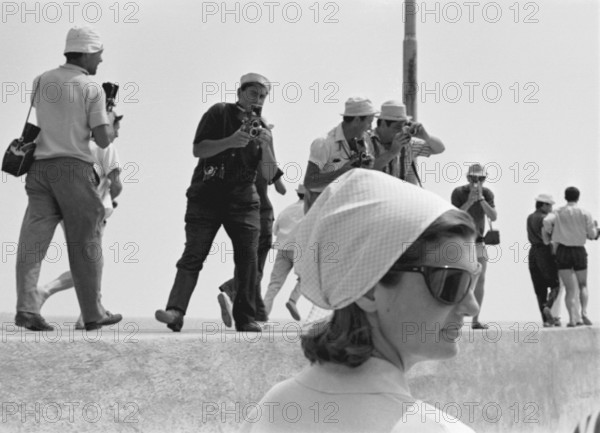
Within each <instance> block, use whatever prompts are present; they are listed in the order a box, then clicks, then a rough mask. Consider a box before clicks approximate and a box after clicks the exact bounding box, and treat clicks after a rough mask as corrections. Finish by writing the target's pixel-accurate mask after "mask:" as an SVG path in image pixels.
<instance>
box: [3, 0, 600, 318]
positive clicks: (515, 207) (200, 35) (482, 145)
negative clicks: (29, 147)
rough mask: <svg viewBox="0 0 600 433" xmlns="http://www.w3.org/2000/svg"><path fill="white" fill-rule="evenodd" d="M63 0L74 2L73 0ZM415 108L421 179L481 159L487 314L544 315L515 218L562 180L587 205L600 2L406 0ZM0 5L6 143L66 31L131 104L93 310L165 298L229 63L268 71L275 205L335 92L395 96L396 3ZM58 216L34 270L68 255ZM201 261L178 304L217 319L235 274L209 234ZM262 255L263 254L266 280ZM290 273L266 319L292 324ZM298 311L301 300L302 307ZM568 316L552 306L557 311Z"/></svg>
mask: <svg viewBox="0 0 600 433" xmlns="http://www.w3.org/2000/svg"><path fill="white" fill-rule="evenodd" d="M66 3H69V2H66ZM417 6H418V12H417V13H418V18H417V40H418V72H417V74H418V83H419V96H418V120H419V121H420V122H422V123H423V124H424V126H425V127H426V128H427V130H428V132H429V133H430V134H432V135H435V136H437V137H439V138H440V139H442V141H443V142H444V143H445V146H446V151H445V152H444V153H443V154H441V155H435V156H432V157H431V158H429V159H423V158H422V159H420V160H419V162H418V166H419V169H420V172H421V178H422V180H423V185H424V187H425V188H426V189H428V190H431V191H433V192H435V193H437V194H439V195H441V196H442V197H446V198H447V199H449V198H450V194H451V192H452V190H453V189H454V188H456V187H457V186H459V185H462V184H464V183H466V179H465V175H466V169H467V166H468V165H469V164H471V163H473V162H480V163H481V164H484V165H485V166H486V168H487V169H488V174H489V177H488V182H487V187H489V188H490V189H491V190H492V191H493V192H494V194H495V197H496V199H495V203H496V208H497V210H498V220H497V223H495V224H494V228H497V229H499V230H500V232H501V240H502V243H501V245H500V246H498V247H492V248H490V250H489V255H490V264H489V266H488V271H487V278H486V295H485V298H484V303H483V308H482V311H481V314H480V319H481V320H482V321H488V322H490V321H498V322H500V321H502V322H506V321H519V322H530V321H533V322H539V320H540V319H539V317H538V316H539V313H538V310H537V305H536V301H535V296H534V292H533V287H532V284H531V280H530V277H529V273H528V269H527V250H528V242H527V235H526V230H525V220H526V218H527V215H528V214H529V213H531V212H532V211H533V209H534V197H535V196H536V195H538V194H539V193H542V192H544V193H550V194H552V195H553V196H554V198H555V200H556V202H557V204H559V205H560V204H563V203H564V200H563V192H564V189H565V188H566V187H568V186H577V187H579V188H580V190H581V199H580V206H581V207H583V208H585V209H587V210H589V211H590V212H591V213H592V214H593V216H594V217H595V218H598V217H599V216H600V199H599V197H600V195H599V193H600V191H599V184H598V174H597V173H598V167H599V162H600V161H599V152H598V145H597V142H598V122H599V109H598V94H599V92H598V91H599V89H598V87H599V86H598V84H599V74H598V72H599V68H598V52H599V50H598V5H597V3H596V2H595V1H593V0H575V1H570V2H564V1H557V0H544V2H539V1H538V2H515V1H513V0H510V1H499V2H487V1H483V2H475V4H473V2H435V1H423V2H417ZM1 8H2V9H1V11H0V13H1V15H0V20H1V22H0V41H1V42H0V56H1V58H2V59H3V66H2V68H0V85H1V86H2V87H1V98H2V99H1V103H0V123H1V125H2V128H0V131H1V135H0V137H2V139H3V140H4V143H5V145H8V143H9V142H10V141H11V140H12V139H13V138H15V137H17V136H18V135H19V133H20V129H21V125H22V123H23V121H24V118H25V115H26V112H27V109H28V99H27V98H28V95H29V93H30V92H31V90H32V86H31V81H32V80H33V78H34V77H35V76H36V75H38V74H40V73H41V72H43V71H46V70H49V69H52V68H55V67H57V66H58V65H60V64H62V63H64V57H63V56H62V52H63V49H64V42H65V37H66V34H67V31H68V29H69V28H70V27H72V26H73V25H92V26H94V27H95V28H96V29H97V30H98V31H99V32H100V34H101V35H102V37H103V40H104V45H105V51H104V54H103V58H104V62H103V63H102V64H100V66H99V68H98V73H97V75H96V77H95V79H96V80H97V81H98V82H104V81H111V82H118V83H119V84H120V86H121V89H120V97H119V101H118V103H117V108H116V110H117V111H118V112H119V113H120V114H123V115H124V116H125V117H124V119H123V121H122V126H121V130H120V137H119V139H118V141H117V142H115V145H116V146H118V150H119V153H120V157H121V166H122V168H123V174H122V181H123V184H124V190H123V193H122V196H121V197H119V199H118V202H119V206H118V208H117V209H116V211H115V213H114V214H113V216H112V217H111V218H110V220H109V222H108V225H107V228H106V231H105V236H104V257H105V267H104V277H103V288H102V296H103V298H102V299H103V303H104V305H105V307H106V308H108V309H109V310H111V311H112V312H119V313H122V314H123V315H124V317H125V319H127V318H128V317H152V316H153V314H154V311H155V310H156V309H157V308H164V307H165V303H166V301H167V297H168V294H169V291H170V289H171V286H172V283H173V279H174V276H175V270H176V269H175V263H176V261H177V260H178V259H179V257H180V255H181V253H182V251H183V244H184V240H185V235H184V222H183V217H184V212H185V204H186V199H185V191H186V188H187V187H188V186H189V182H190V179H191V175H192V172H193V169H194V167H195V165H196V164H197V159H196V158H194V157H193V155H192V140H193V137H194V133H195V130H196V127H197V124H198V122H199V120H200V118H201V116H202V114H203V113H204V112H205V111H206V110H207V109H208V108H209V107H210V106H211V105H212V104H215V103H217V102H220V101H226V102H235V89H236V88H237V83H238V82H239V78H240V76H241V75H243V74H245V73H247V72H251V71H252V72H258V73H261V74H263V75H265V76H267V77H268V78H269V79H270V80H271V81H273V82H274V83H276V84H275V85H274V89H273V91H272V93H271V94H270V96H269V99H268V101H267V103H266V104H265V106H264V109H263V115H264V116H265V117H266V118H267V119H268V121H269V122H270V123H272V124H274V125H275V128H274V130H273V135H274V142H275V148H276V155H277V159H278V161H279V163H280V166H281V167H282V169H283V171H284V173H285V175H284V178H283V180H284V182H285V184H286V187H287V190H288V193H287V194H286V195H285V196H280V195H278V194H277V193H276V191H275V190H274V189H273V188H271V189H270V197H271V201H272V202H273V205H274V208H275V213H276V214H278V213H279V212H280V211H281V210H282V209H284V208H285V207H286V206H287V205H289V204H291V203H293V202H294V201H295V200H296V196H295V194H294V189H295V188H296V187H297V185H298V183H300V182H301V181H302V179H303V176H304V170H305V168H306V164H307V160H308V155H309V149H310V144H311V142H312V141H313V140H314V139H315V138H316V137H319V136H321V135H324V134H325V133H327V132H328V131H329V130H331V129H332V128H333V127H335V126H336V125H337V124H338V123H339V122H340V120H341V116H340V113H342V111H343V108H344V107H343V106H344V101H345V100H346V99H347V98H349V97H352V96H364V97H368V98H370V99H371V100H372V101H373V102H374V103H375V104H376V105H380V104H381V103H383V102H384V101H386V100H389V99H400V98H401V90H402V42H403V27H404V26H403V16H402V2H401V1H392V0H368V1H367V0H345V1H344V2H339V1H338V2H325V1H323V2H312V1H311V2H308V1H299V2H287V1H283V2H243V3H236V2H232V1H226V2H192V1H189V0H188V1H183V0H179V1H172V2H169V3H166V2H159V1H154V0H152V1H145V2H143V3H140V2H85V1H84V2H72V3H69V4H65V3H61V2H56V3H35V2H24V3H21V2H3V3H2V5H1ZM0 198H1V200H2V206H0V242H1V245H2V250H1V254H2V256H1V261H0V312H13V311H14V308H15V304H16V290H15V272H14V269H15V263H16V254H15V253H16V245H17V242H18V233H19V229H20V224H21V221H22V218H23V215H24V212H25V208H26V206H27V198H26V194H25V190H24V178H18V179H17V178H12V177H9V176H8V175H6V174H2V176H1V177H0ZM587 251H588V254H589V257H588V259H589V264H590V268H589V288H590V305H589V316H590V318H591V320H592V321H595V322H598V321H599V320H600V308H599V307H600V295H599V294H598V290H597V288H598V286H599V284H598V283H599V274H600V272H599V270H598V268H597V266H595V265H596V264H597V263H598V262H599V260H598V259H599V244H598V243H597V242H588V244H587ZM66 252H67V249H66V246H65V244H64V236H63V234H62V232H61V230H60V229H57V231H56V234H55V238H54V241H53V244H52V245H51V247H50V249H49V253H48V256H47V258H46V260H45V262H44V264H43V266H42V272H41V277H40V283H43V282H46V281H48V280H50V279H52V278H54V277H56V276H58V275H59V274H61V273H62V272H64V271H65V270H67V269H68V261H67V256H66ZM213 252H214V253H213V254H211V255H210V256H209V257H208V259H207V261H206V262H205V264H204V269H203V271H202V272H201V274H200V278H199V281H198V285H197V287H196V292H195V293H194V296H193V298H192V301H191V304H190V308H189V310H188V317H202V318H207V319H215V320H217V319H218V318H219V308H218V304H217V302H216V295H217V294H218V291H217V287H218V286H219V285H220V284H221V283H222V282H223V281H225V280H226V279H228V278H230V277H231V276H232V273H233V255H232V247H231V242H230V241H229V239H228V237H227V236H226V234H225V233H224V231H223V230H221V231H220V232H219V234H218V236H217V238H216V239H215V242H214V247H213ZM274 257H275V254H274V253H273V254H271V255H270V256H269V258H268V260H267V265H266V268H265V276H264V278H263V282H262V286H263V293H264V290H266V287H267V284H268V280H269V275H270V273H271V269H272V266H273V261H274ZM294 282H295V278H294V277H293V275H290V277H289V278H288V282H287V284H286V285H285V286H284V288H283V289H282V291H281V293H280V295H279V297H278V298H277V299H276V301H275V304H274V309H273V313H272V315H271V317H272V318H274V319H277V318H287V317H288V313H287V311H286V310H285V307H284V303H285V301H286V300H287V296H288V295H289V292H290V291H291V290H292V288H293V285H294ZM298 307H299V310H300V312H301V314H303V315H304V316H306V314H307V313H308V311H309V310H310V304H309V302H308V301H306V300H305V299H301V300H300V301H299V304H298ZM43 314H44V315H46V316H56V315H61V316H64V315H67V316H77V314H78V306H77V302H76V299H75V294H74V292H73V291H69V292H64V293H60V294H58V295H56V296H55V297H54V298H51V299H50V300H49V301H48V302H47V304H46V305H45V306H44V309H43ZM564 317H566V312H565V310H564V307H563V318H564Z"/></svg>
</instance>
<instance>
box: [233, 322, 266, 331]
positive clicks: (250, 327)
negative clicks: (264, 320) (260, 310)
mask: <svg viewBox="0 0 600 433" xmlns="http://www.w3.org/2000/svg"><path fill="white" fill-rule="evenodd" d="M235 330H236V331H238V332H262V328H261V327H260V325H259V324H258V323H256V322H248V323H244V324H242V325H238V324H236V325H235Z"/></svg>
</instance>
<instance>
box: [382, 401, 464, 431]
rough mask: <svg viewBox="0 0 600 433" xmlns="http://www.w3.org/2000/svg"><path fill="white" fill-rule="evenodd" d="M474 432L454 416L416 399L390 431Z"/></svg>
mask: <svg viewBox="0 0 600 433" xmlns="http://www.w3.org/2000/svg"><path fill="white" fill-rule="evenodd" d="M404 432H411V433H475V431H474V430H473V429H472V428H471V427H469V426H467V425H465V424H463V423H462V422H461V421H460V420H459V419H457V418H455V417H454V416H452V415H450V414H448V413H446V412H444V411H442V410H440V409H438V408H437V407H434V406H431V405H430V404H428V403H425V402H423V401H420V400H417V401H416V402H415V403H414V404H413V405H412V406H411V407H409V408H407V410H406V412H405V413H404V415H403V416H402V418H401V419H400V420H399V421H398V422H397V423H396V425H395V426H394V428H393V429H392V433H404Z"/></svg>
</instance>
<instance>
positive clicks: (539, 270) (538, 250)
mask: <svg viewBox="0 0 600 433" xmlns="http://www.w3.org/2000/svg"><path fill="white" fill-rule="evenodd" d="M529 273H530V274H531V281H532V282H533V289H534V290H535V296H536V298H537V302H538V307H539V309H540V314H541V315H542V320H544V315H543V310H544V307H548V308H552V304H553V303H554V300H555V299H556V297H557V296H558V289H559V286H560V284H559V281H558V269H557V267H556V260H555V259H554V256H553V255H552V247H551V246H550V245H532V246H531V249H530V250H529ZM548 289H550V293H548Z"/></svg>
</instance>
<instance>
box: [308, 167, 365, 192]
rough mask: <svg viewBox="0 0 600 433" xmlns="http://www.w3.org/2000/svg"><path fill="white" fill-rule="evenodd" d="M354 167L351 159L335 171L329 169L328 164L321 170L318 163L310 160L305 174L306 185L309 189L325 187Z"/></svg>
mask: <svg viewBox="0 0 600 433" xmlns="http://www.w3.org/2000/svg"><path fill="white" fill-rule="evenodd" d="M352 168H354V167H353V166H352V165H351V162H350V161H349V162H347V163H346V164H344V165H343V166H342V167H340V168H339V169H337V170H335V171H328V170H327V165H326V166H325V167H323V170H321V169H319V166H318V165H317V164H315V163H314V162H311V161H309V162H308V166H307V168H306V176H304V186H305V187H306V188H307V189H309V190H312V189H321V188H324V187H326V186H327V185H329V184H330V183H331V182H333V181H334V180H335V179H337V178H338V177H340V176H341V175H342V174H344V173H346V172H347V171H349V170H351V169H352Z"/></svg>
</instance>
